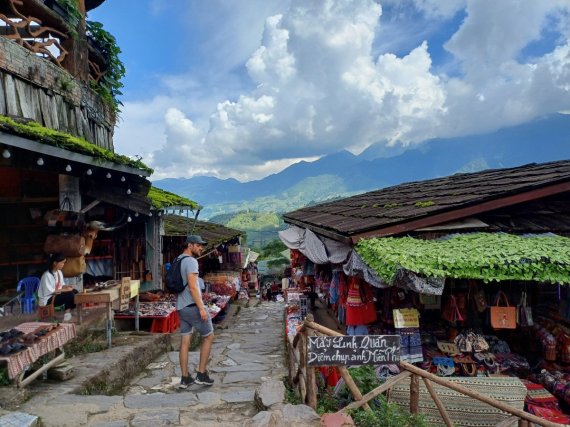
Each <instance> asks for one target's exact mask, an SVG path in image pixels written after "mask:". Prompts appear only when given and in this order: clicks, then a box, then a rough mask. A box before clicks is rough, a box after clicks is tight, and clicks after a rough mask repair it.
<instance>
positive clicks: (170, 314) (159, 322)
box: [115, 301, 180, 334]
mask: <svg viewBox="0 0 570 427" xmlns="http://www.w3.org/2000/svg"><path fill="white" fill-rule="evenodd" d="M158 303H160V304H161V305H162V306H163V307H162V308H161V311H162V313H161V314H147V313H148V312H149V308H150V307H152V305H153V304H158ZM139 306H140V311H139V310H137V311H136V314H137V315H138V318H139V319H152V323H151V326H150V332H158V333H163V334H168V333H172V332H175V331H176V329H178V327H179V326H180V318H179V317H178V311H176V308H175V306H174V303H168V302H158V301H155V302H142V303H140V304H139ZM134 317H135V316H133V315H132V314H122V313H117V314H115V319H133V318H134Z"/></svg>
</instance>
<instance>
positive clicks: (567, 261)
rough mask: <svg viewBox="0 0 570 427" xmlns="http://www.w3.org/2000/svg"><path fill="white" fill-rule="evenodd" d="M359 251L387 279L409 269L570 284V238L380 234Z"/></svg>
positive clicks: (460, 276) (426, 273) (432, 274)
mask: <svg viewBox="0 0 570 427" xmlns="http://www.w3.org/2000/svg"><path fill="white" fill-rule="evenodd" d="M356 251H357V252H358V254H359V255H360V256H361V257H362V259H363V260H364V262H366V264H368V265H369V266H370V267H371V268H372V269H373V270H374V271H375V272H376V273H377V274H378V275H379V276H380V277H381V278H382V279H383V280H384V281H386V282H387V283H391V282H392V280H393V278H394V275H395V274H396V271H397V270H398V269H399V268H404V269H406V270H409V271H413V272H414V273H418V274H421V275H423V276H425V277H444V278H455V279H480V280H483V281H485V282H490V281H504V280H520V281H537V282H548V283H564V284H570V238H567V237H561V236H552V235H538V236H530V237H522V236H516V235H512V234H506V233H470V234H463V235H455V236H451V237H450V238H448V239H442V240H422V239H415V238H412V237H381V238H373V239H365V240H361V241H360V242H359V243H358V244H357V245H356Z"/></svg>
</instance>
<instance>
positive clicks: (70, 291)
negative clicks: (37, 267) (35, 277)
mask: <svg viewBox="0 0 570 427" xmlns="http://www.w3.org/2000/svg"><path fill="white" fill-rule="evenodd" d="M65 261H66V258H65V256H64V255H63V254H62V253H53V254H50V255H49V257H48V269H47V271H46V272H45V273H44V274H42V278H41V280H40V287H39V289H38V298H39V305H41V306H45V305H49V304H51V302H52V298H55V302H54V304H55V305H56V306H59V305H65V314H64V315H63V320H64V321H66V322H67V321H69V320H71V309H73V308H75V303H74V296H75V294H76V293H77V291H76V290H75V289H74V288H73V286H69V285H66V284H65V283H64V282H63V273H62V271H61V269H62V268H63V265H64V264H65Z"/></svg>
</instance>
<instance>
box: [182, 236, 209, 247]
mask: <svg viewBox="0 0 570 427" xmlns="http://www.w3.org/2000/svg"><path fill="white" fill-rule="evenodd" d="M186 243H187V244H188V243H197V244H200V245H205V244H206V243H208V242H206V241H205V240H203V239H202V237H200V236H198V235H197V234H192V235H190V236H188V237H186Z"/></svg>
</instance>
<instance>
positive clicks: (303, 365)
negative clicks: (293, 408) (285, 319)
mask: <svg viewBox="0 0 570 427" xmlns="http://www.w3.org/2000/svg"><path fill="white" fill-rule="evenodd" d="M298 335H299V356H300V360H299V370H300V371H301V375H299V391H300V392H301V401H302V402H303V404H306V403H307V401H306V398H307V382H306V378H307V340H306V338H305V332H304V331H300V332H299V334H298Z"/></svg>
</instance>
